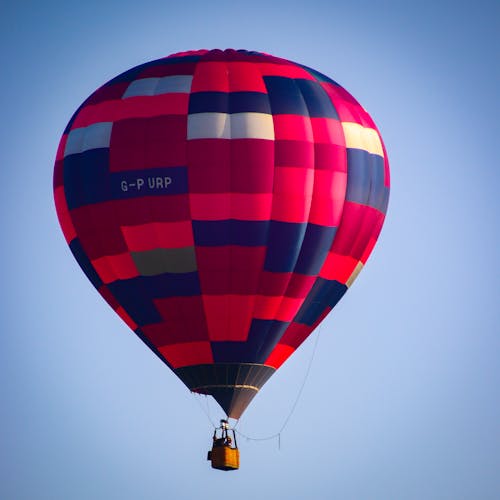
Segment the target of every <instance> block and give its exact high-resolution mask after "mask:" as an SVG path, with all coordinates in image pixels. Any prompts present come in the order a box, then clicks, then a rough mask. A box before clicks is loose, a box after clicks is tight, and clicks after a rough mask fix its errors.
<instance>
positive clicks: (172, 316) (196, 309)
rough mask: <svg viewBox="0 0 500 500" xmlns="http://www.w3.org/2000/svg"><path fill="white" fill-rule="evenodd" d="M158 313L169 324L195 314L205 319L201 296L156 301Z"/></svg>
mask: <svg viewBox="0 0 500 500" xmlns="http://www.w3.org/2000/svg"><path fill="white" fill-rule="evenodd" d="M153 302H154V304H155V306H156V309H158V312H159V313H160V314H161V316H162V318H164V319H165V320H166V321H167V322H168V321H173V320H181V319H184V318H186V317H188V316H192V315H193V314H194V315H196V316H201V317H203V301H202V299H201V296H199V295H195V296H193V297H167V298H163V299H154V301H153Z"/></svg>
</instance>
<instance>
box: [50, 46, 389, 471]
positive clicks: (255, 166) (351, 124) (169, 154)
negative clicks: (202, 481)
mask: <svg viewBox="0 0 500 500" xmlns="http://www.w3.org/2000/svg"><path fill="white" fill-rule="evenodd" d="M54 196H55V203H56V209H57V214H58V218H59V221H60V225H61V227H62V230H63V233H64V236H65V238H66V240H67V242H68V244H69V247H70V249H71V252H72V253H73V255H74V257H75V258H76V260H77V261H78V263H79V265H80V266H81V268H82V269H83V271H84V272H85V274H86V275H87V277H88V278H89V280H90V281H91V283H92V284H93V285H94V287H95V288H96V289H97V290H98V292H99V293H100V294H101V295H102V297H103V298H104V299H105V300H106V301H107V302H108V303H109V305H110V306H111V307H112V308H113V309H114V310H115V312H116V313H117V314H118V315H119V316H120V317H121V318H122V319H123V320H124V321H125V323H126V324H127V325H128V326H129V327H130V328H131V329H132V330H133V331H134V332H135V334H136V335H137V336H138V337H139V338H140V339H141V340H142V341H143V342H144V343H145V344H146V345H147V346H148V347H149V348H150V349H151V350H152V351H153V352H154V353H155V354H156V355H157V356H158V357H159V358H160V359H161V360H162V361H163V362H164V363H165V364H166V365H167V366H168V367H169V368H170V369H171V370H172V371H173V372H174V373H175V374H176V375H177V376H178V377H179V378H180V379H181V380H182V382H184V384H185V385H186V386H187V387H188V388H189V389H190V390H191V391H193V392H196V393H201V394H207V395H211V396H213V397H214V398H215V400H216V401H217V402H218V403H219V404H220V406H221V407H222V409H223V410H224V412H225V413H226V415H227V417H231V418H234V419H238V418H240V416H241V415H242V413H243V412H244V411H245V409H246V408H247V406H248V404H249V403H250V401H251V400H252V399H253V397H254V396H255V395H256V394H257V392H258V391H259V389H260V388H261V387H262V386H263V385H264V384H265V382H266V381H267V380H268V379H269V377H271V375H272V374H273V373H274V372H275V371H276V370H277V369H278V368H279V367H280V366H281V365H282V364H283V363H284V362H285V360H286V359H287V358H288V357H289V356H290V355H291V354H292V353H293V352H294V351H295V349H297V347H299V345H300V344H301V343H302V342H303V341H304V340H305V338H306V337H307V336H308V335H309V334H310V333H311V332H312V331H313V330H314V329H315V328H316V326H318V324H319V323H320V322H321V321H322V320H323V319H324V318H325V316H326V315H327V314H328V313H329V312H330V311H331V310H332V308H333V307H334V306H335V304H337V302H338V301H339V300H340V299H341V297H342V296H343V295H344V293H345V292H346V291H347V290H348V288H349V287H350V286H351V285H352V283H353V281H354V280H355V278H356V277H357V276H358V274H359V272H360V271H361V269H362V268H363V266H364V265H365V263H366V260H367V258H368V256H369V255H370V253H371V251H372V249H373V247H374V245H375V243H376V241H377V238H378V236H379V233H380V231H381V228H382V224H383V222H384V217H385V213H386V209H387V203H388V197H389V165H388V161H387V154H386V152H385V149H384V145H383V142H382V139H381V137H380V134H379V132H378V130H377V128H376V126H375V124H374V122H373V120H372V119H371V118H370V116H369V115H368V114H367V112H366V111H365V110H364V109H363V108H362V107H361V105H360V104H358V102H357V101H356V100H355V99H354V98H353V97H352V96H351V95H350V94H349V93H348V92H347V91H346V90H345V89H343V88H342V87H341V86H340V85H339V84H337V83H336V82H335V81H333V80H332V79H330V78H328V77H327V76H325V75H323V74H321V73H319V72H318V71H315V70H313V69H311V68H309V67H306V66H303V65H301V64H297V63H294V62H291V61H288V60H285V59H281V58H278V57H274V56H271V55H269V54H263V53H259V52H250V51H245V50H232V49H229V50H224V51H222V50H198V51H190V52H183V53H178V54H173V55H170V56H168V57H165V58H162V59H158V60H154V61H150V62H147V63H145V64H141V65H139V66H136V67H134V68H132V69H130V70H128V71H126V72H124V73H122V74H120V75H119V76H117V77H116V78H114V79H112V80H110V81H109V82H107V83H106V84H104V85H103V86H102V87H100V88H99V89H98V90H96V91H95V92H94V93H93V94H92V95H91V96H90V97H89V98H88V99H87V100H86V101H85V102H84V103H83V104H82V105H81V106H80V108H79V109H78V110H77V111H76V112H75V114H74V115H73V117H72V118H71V120H70V121H69V123H68V125H67V127H66V129H65V131H64V134H63V136H62V139H61V141H60V145H59V148H58V152H57V158H56V163H55V170H54ZM221 428H222V431H224V430H226V429H227V426H226V424H224V423H223V425H222V426H221ZM214 441H215V437H214ZM215 455H217V453H215ZM213 465H214V464H213ZM233 468H237V467H233Z"/></svg>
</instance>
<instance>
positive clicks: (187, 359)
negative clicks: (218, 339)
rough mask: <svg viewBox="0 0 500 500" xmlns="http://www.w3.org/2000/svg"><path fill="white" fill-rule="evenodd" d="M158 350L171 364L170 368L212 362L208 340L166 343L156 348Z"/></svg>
mask: <svg viewBox="0 0 500 500" xmlns="http://www.w3.org/2000/svg"><path fill="white" fill-rule="evenodd" d="M158 350H159V351H160V353H161V354H162V355H163V356H164V357H165V359H166V360H167V361H168V362H169V363H170V364H171V365H172V368H180V367H181V366H190V365H201V364H212V363H213V362H214V358H213V356H212V348H211V346H210V342H185V343H182V344H172V345H166V346H163V347H160V348H158Z"/></svg>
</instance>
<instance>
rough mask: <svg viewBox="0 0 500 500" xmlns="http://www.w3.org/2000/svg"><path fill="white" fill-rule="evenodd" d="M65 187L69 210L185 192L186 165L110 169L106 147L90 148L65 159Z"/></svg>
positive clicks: (186, 183)
mask: <svg viewBox="0 0 500 500" xmlns="http://www.w3.org/2000/svg"><path fill="white" fill-rule="evenodd" d="M63 175H64V188H65V193H66V199H67V201H68V207H69V208H70V209H72V208H76V207H81V206H83V205H91V204H93V203H99V202H102V201H109V200H121V199H127V198H139V197H143V196H163V195H166V194H184V193H187V190H188V176H187V168H186V167H163V168H149V169H141V170H127V171H123V172H114V173H110V172H109V149H108V148H98V149H89V150H87V151H84V152H83V153H77V154H73V155H68V156H67V157H66V158H64V170H63Z"/></svg>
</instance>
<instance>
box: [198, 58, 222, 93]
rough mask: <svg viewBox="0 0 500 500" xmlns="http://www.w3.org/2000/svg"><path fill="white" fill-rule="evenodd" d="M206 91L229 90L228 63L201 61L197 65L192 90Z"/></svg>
mask: <svg viewBox="0 0 500 500" xmlns="http://www.w3.org/2000/svg"><path fill="white" fill-rule="evenodd" d="M206 91H218V92H229V81H228V76H227V63H226V62H225V61H224V62H215V61H214V62H212V61H211V62H200V63H198V64H197V65H196V70H195V74H194V78H193V84H192V86H191V92H206Z"/></svg>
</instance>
